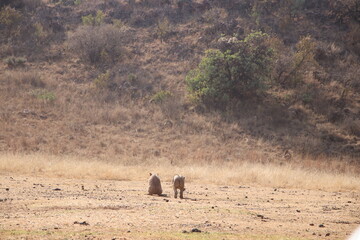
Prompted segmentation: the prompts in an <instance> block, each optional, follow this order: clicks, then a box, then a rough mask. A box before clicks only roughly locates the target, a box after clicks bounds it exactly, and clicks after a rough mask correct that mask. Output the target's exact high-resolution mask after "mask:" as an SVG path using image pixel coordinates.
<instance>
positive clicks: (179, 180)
mask: <svg viewBox="0 0 360 240" xmlns="http://www.w3.org/2000/svg"><path fill="white" fill-rule="evenodd" d="M172 183H173V188H174V197H175V198H177V194H178V191H177V190H178V189H179V190H180V198H181V199H183V198H184V196H183V192H184V191H185V177H183V176H181V175H175V176H174V178H173V180H172Z"/></svg>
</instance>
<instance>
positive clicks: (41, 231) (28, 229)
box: [0, 174, 360, 239]
mask: <svg viewBox="0 0 360 240" xmlns="http://www.w3.org/2000/svg"><path fill="white" fill-rule="evenodd" d="M162 181H163V183H162V185H163V190H164V194H165V196H149V195H146V190H147V181H146V179H144V181H141V182H139V181H109V180H75V179H59V178H43V177H27V176H20V175H9V174H7V175H2V176H0V239H346V238H347V237H348V236H349V235H350V233H351V232H352V231H353V230H354V229H355V228H356V227H358V226H359V225H360V201H359V200H360V193H359V192H324V191H314V190H302V189H275V188H268V187H267V188H266V187H250V186H239V185H237V186H234V185H232V186H230V185H229V186H224V185H205V184H201V183H195V182H191V180H190V181H189V182H187V183H186V188H187V190H186V192H185V194H184V197H185V199H174V198H173V196H172V189H171V183H170V180H168V181H167V180H165V179H162ZM196 230H200V231H201V232H196Z"/></svg>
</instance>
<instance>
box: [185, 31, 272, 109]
mask: <svg viewBox="0 0 360 240" xmlns="http://www.w3.org/2000/svg"><path fill="white" fill-rule="evenodd" d="M267 38H268V35H267V34H264V33H262V32H254V33H251V34H249V35H248V36H247V37H246V38H245V39H244V40H242V41H237V42H235V43H234V45H235V47H234V48H233V49H232V50H225V51H220V50H217V49H212V50H207V51H206V52H205V57H204V58H202V60H201V62H200V64H199V66H198V67H197V68H196V69H195V70H192V71H190V72H189V74H188V75H187V77H186V83H187V86H188V89H189V91H190V94H191V95H190V96H191V98H192V99H193V100H195V101H198V102H203V103H205V104H215V105H222V104H226V103H228V102H229V101H230V100H232V99H235V98H239V97H241V96H245V95H248V94H252V95H253V94H256V92H257V91H259V90H261V89H262V88H263V87H264V85H265V83H266V80H267V79H268V78H269V76H270V72H271V69H272V65H273V50H272V49H271V48H270V47H269V46H268V45H267V42H266V40H267Z"/></svg>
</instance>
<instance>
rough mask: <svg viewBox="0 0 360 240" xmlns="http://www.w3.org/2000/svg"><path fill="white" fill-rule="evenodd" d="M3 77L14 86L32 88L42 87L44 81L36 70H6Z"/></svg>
mask: <svg viewBox="0 0 360 240" xmlns="http://www.w3.org/2000/svg"><path fill="white" fill-rule="evenodd" d="M5 78H6V79H7V81H8V82H9V83H10V84H14V85H16V86H19V85H23V86H24V85H25V86H31V87H34V88H44V87H45V86H46V83H45V82H44V81H43V79H42V78H41V76H40V73H39V72H37V71H26V70H25V71H8V72H6V73H5Z"/></svg>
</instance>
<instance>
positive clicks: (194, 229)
mask: <svg viewBox="0 0 360 240" xmlns="http://www.w3.org/2000/svg"><path fill="white" fill-rule="evenodd" d="M191 232H197V233H201V230H200V229H197V228H193V229H191Z"/></svg>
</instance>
